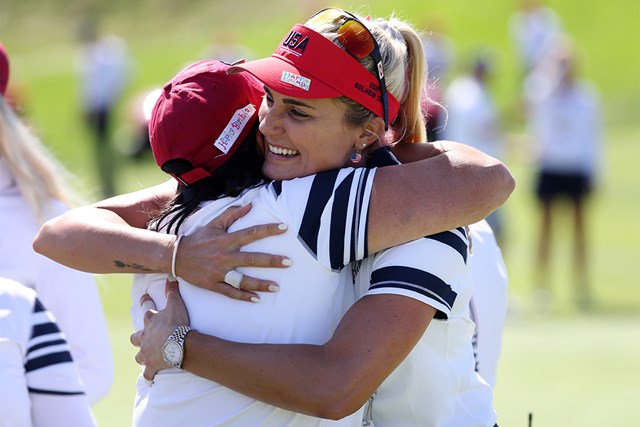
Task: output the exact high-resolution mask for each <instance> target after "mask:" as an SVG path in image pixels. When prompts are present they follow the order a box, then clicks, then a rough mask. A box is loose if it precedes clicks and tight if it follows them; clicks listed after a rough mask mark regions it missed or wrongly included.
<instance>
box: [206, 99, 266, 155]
mask: <svg viewBox="0 0 640 427" xmlns="http://www.w3.org/2000/svg"><path fill="white" fill-rule="evenodd" d="M255 112H256V107H254V106H253V104H249V105H247V106H246V107H244V108H240V109H239V110H236V112H235V114H234V115H233V117H232V118H231V120H230V121H229V123H228V124H227V126H226V127H225V128H224V130H223V131H222V132H221V133H220V136H219V137H218V139H216V142H214V144H213V145H214V146H215V147H216V148H217V149H218V150H220V151H222V152H223V153H224V154H227V153H228V152H229V150H230V149H231V147H233V144H235V142H236V140H237V139H238V137H239V136H240V133H242V129H244V127H245V126H246V124H247V122H248V121H249V119H250V118H251V117H252V116H253V114H254V113H255Z"/></svg>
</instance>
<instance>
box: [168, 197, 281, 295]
mask: <svg viewBox="0 0 640 427" xmlns="http://www.w3.org/2000/svg"><path fill="white" fill-rule="evenodd" d="M250 210H251V204H247V205H244V206H232V207H230V208H228V209H227V210H226V211H225V212H223V213H222V214H221V215H220V216H218V217H217V218H215V219H214V220H212V221H211V222H210V223H209V224H208V225H207V226H206V227H202V228H200V229H198V230H196V231H195V232H194V233H193V234H190V235H188V236H184V238H183V239H182V241H181V243H180V247H179V248H178V252H177V258H176V274H177V275H178V277H180V278H181V279H184V280H186V281H187V282H189V283H191V284H193V285H195V286H198V287H200V288H203V289H208V290H210V291H214V292H218V293H220V294H223V295H226V296H228V297H230V298H233V299H238V300H242V301H251V302H258V301H259V298H260V297H259V295H258V294H257V293H256V292H275V291H277V290H278V284H277V283H274V282H273V281H270V280H262V279H258V278H254V277H251V276H243V279H242V282H241V283H240V287H239V289H236V288H234V287H233V286H230V285H229V284H228V283H225V281H224V278H225V275H226V274H227V273H228V272H229V271H232V270H235V268H236V267H274V268H286V267H288V266H289V265H291V261H290V260H289V259H288V258H287V257H284V256H279V255H271V254H266V253H259V252H240V248H242V247H243V246H245V245H247V244H249V243H252V242H255V241H256V240H260V239H264V238H266V237H270V236H276V235H279V234H283V233H285V232H286V230H287V227H286V225H285V224H263V225H256V226H253V227H249V228H245V229H242V230H238V231H234V232H232V233H227V229H228V228H229V227H230V226H231V224H233V223H234V222H235V221H237V220H238V219H239V218H242V217H243V216H245V215H246V214H247V213H248V212H249V211H250Z"/></svg>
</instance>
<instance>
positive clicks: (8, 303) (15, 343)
mask: <svg viewBox="0 0 640 427" xmlns="http://www.w3.org/2000/svg"><path fill="white" fill-rule="evenodd" d="M0 384H2V385H1V386H0V426H7V427H29V426H35V427H38V426H63V425H64V426H70V427H85V426H95V425H96V424H95V422H94V420H93V417H92V415H91V412H90V406H89V402H88V401H87V396H86V395H85V394H84V388H83V385H82V380H81V379H80V375H79V373H78V370H77V369H76V366H75V365H74V364H73V361H72V358H71V353H70V352H69V346H68V344H67V342H66V340H65V336H64V334H63V333H62V332H61V331H60V329H59V328H58V325H57V324H56V322H55V319H54V318H53V316H52V315H51V313H50V312H49V311H48V310H47V309H46V308H45V307H44V306H43V305H42V304H41V303H40V301H39V300H38V298H37V297H36V293H35V292H34V291H33V290H32V289H29V288H27V287H26V286H23V285H21V284H20V283H18V282H15V281H13V280H9V279H4V278H0Z"/></svg>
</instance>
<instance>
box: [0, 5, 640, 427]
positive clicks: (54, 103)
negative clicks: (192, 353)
mask: <svg viewBox="0 0 640 427" xmlns="http://www.w3.org/2000/svg"><path fill="white" fill-rule="evenodd" d="M516 3H517V1H516V0H491V1H487V0H484V1H483V0H421V1H410V0H405V1H392V0H387V1H370V2H356V1H352V2H333V3H332V4H331V5H334V6H336V5H337V6H342V7H344V8H347V9H351V10H358V11H360V12H365V13H371V14H372V15H374V16H388V15H389V14H390V13H391V12H393V11H395V13H396V14H397V15H399V16H400V17H402V18H405V19H407V20H409V21H411V22H413V23H414V24H415V25H416V26H418V27H419V28H421V29H423V30H424V31H426V32H428V31H429V30H430V29H435V28H443V29H444V31H445V32H446V33H447V34H448V35H449V36H450V37H451V38H452V40H453V41H454V43H455V46H456V56H457V58H463V57H464V55H465V53H467V52H469V51H470V50H472V49H474V48H476V47H485V46H489V47H491V48H493V49H494V50H495V53H496V57H497V59H498V74H497V76H496V78H495V79H494V81H493V84H492V88H493V90H494V92H495V94H496V97H497V100H498V103H499V105H500V107H501V109H502V110H503V112H504V117H505V125H506V127H507V130H508V131H509V132H510V134H511V135H512V138H511V141H512V144H511V150H510V152H509V156H508V157H507V158H506V159H504V160H505V162H506V163H507V164H508V166H509V167H510V168H511V170H512V172H513V174H514V176H515V177H516V179H517V185H518V187H517V189H516V191H515V192H514V194H513V196H512V197H511V199H510V200H509V201H508V202H507V204H506V206H505V208H504V209H505V214H506V219H507V238H506V241H505V244H504V255H505V259H506V262H507V266H508V269H509V275H510V291H509V292H510V309H509V317H508V322H507V324H506V327H505V339H504V349H503V354H502V359H501V365H500V371H499V377H498V385H497V388H496V396H495V406H496V410H497V411H498V413H499V419H500V424H501V425H502V426H514V427H517V426H526V425H527V416H528V414H529V413H530V412H532V413H533V425H534V426H536V427H552V426H558V427H560V426H567V425H575V426H581V427H587V426H602V425H617V426H632V425H637V423H638V416H637V415H636V411H635V410H636V408H635V407H634V406H635V405H637V403H638V402H639V401H640V386H639V385H638V384H640V374H639V373H638V361H640V280H639V279H638V276H639V275H638V272H637V270H636V269H635V267H636V266H637V263H638V262H640V249H639V245H640V232H639V231H638V226H637V219H638V216H639V215H638V214H639V213H640V173H639V172H638V166H637V163H638V160H639V159H640V148H639V147H640V3H639V2H637V1H635V0H610V1H607V2H584V1H580V0H549V1H548V2H547V4H549V5H550V6H552V7H553V8H554V9H555V10H556V11H557V12H558V13H559V14H560V16H561V18H562V20H563V23H564V26H565V28H566V30H567V32H568V33H569V34H570V35H571V36H573V37H574V38H575V40H576V42H577V44H578V46H579V48H580V52H581V59H582V61H581V64H582V71H583V74H584V75H585V76H586V77H587V78H589V79H591V80H592V81H594V82H595V83H596V84H597V86H598V87H599V89H600V91H601V94H602V98H603V107H604V113H605V122H606V136H605V139H606V148H605V158H604V161H603V163H604V168H603V174H602V177H601V180H600V181H599V183H598V188H597V192H596V193H595V195H594V197H593V199H592V200H591V203H590V206H589V207H590V215H589V225H590V227H589V241H590V244H591V263H590V267H591V271H592V278H593V288H594V294H595V297H596V301H597V305H596V307H595V309H594V310H593V311H591V312H588V313H582V312H580V311H578V310H576V309H575V307H574V305H573V303H572V299H571V292H570V286H569V283H570V280H569V279H570V265H571V256H570V242H571V241H570V238H571V233H570V226H569V222H568V220H569V218H568V217H567V216H566V215H564V216H563V215H560V217H559V226H558V230H557V231H558V233H557V234H556V236H555V240H554V251H555V252H554V261H555V264H554V265H555V269H554V276H553V289H554V293H555V299H554V304H553V306H552V307H551V308H550V309H549V310H546V311H541V310H539V309H538V307H536V305H535V303H534V300H533V299H532V298H531V289H532V285H533V283H532V279H531V277H532V274H533V272H534V268H535V267H534V265H533V262H532V257H533V254H534V244H535V238H536V233H537V227H536V225H537V223H536V212H535V204H534V203H533V199H532V197H531V187H532V184H531V181H532V169H531V165H530V163H529V162H528V159H527V158H526V150H525V149H523V147H522V144H521V143H520V142H519V141H521V138H519V135H520V133H521V122H520V121H519V120H518V115H517V114H516V113H515V112H514V106H515V104H516V99H517V89H518V69H517V64H516V62H515V61H514V52H513V48H512V45H511V43H510V40H509V37H508V30H507V21H508V18H509V16H510V15H511V14H512V12H513V11H514V8H515V5H516ZM325 5H329V3H327V2H323V1H306V2H304V1H301V2H298V3H292V2H286V1H283V0H275V1H271V2H261V1H254V0H248V1H245V2H242V3H240V2H237V1H228V0H218V1H204V0H193V1H189V2H183V1H178V0H156V1H151V0H139V1H134V2H129V1H125V0H112V1H106V0H105V1H89V0H85V1H80V0H75V1H73V0H47V1H43V0H30V1H22V0H0V40H2V41H3V43H4V44H5V46H6V47H7V49H8V50H9V52H10V54H11V59H12V84H14V85H16V86H17V87H19V88H21V89H22V90H23V94H24V97H25V101H26V118H27V119H28V120H29V121H30V122H31V123H32V124H33V125H34V127H35V128H36V129H37V130H38V132H39V133H40V135H41V137H42V139H43V140H44V141H45V142H46V143H47V145H48V146H49V147H51V149H52V150H53V152H54V153H55V154H56V155H57V156H58V157H59V158H60V159H61V160H62V161H63V162H64V164H65V165H67V166H68V168H69V169H70V170H71V171H72V172H74V173H75V174H76V176H77V177H78V181H77V183H78V184H79V186H80V187H81V190H82V192H83V194H85V195H86V198H87V199H88V200H89V201H91V200H94V199H95V198H96V197H97V196H96V194H97V193H96V191H95V190H96V189H97V184H96V182H97V181H96V176H95V174H94V166H93V161H92V146H91V144H90V143H89V140H88V137H87V134H86V131H85V129H84V128H83V127H82V124H81V122H80V117H79V108H78V104H77V81H76V80H75V75H74V68H73V61H74V53H75V49H76V38H75V36H76V30H77V27H78V24H79V22H80V20H81V17H82V16H84V15H86V14H87V13H97V14H99V15H100V16H101V17H102V27H103V29H104V31H108V32H113V33H116V34H118V35H120V36H122V37H123V38H124V39H125V40H126V41H127V43H128V46H129V49H130V52H131V54H132V57H133V58H134V63H135V68H134V72H133V75H132V79H131V84H130V85H129V87H128V89H127V92H126V94H125V97H124V99H123V100H122V102H121V104H120V106H119V110H118V112H117V123H118V125H117V129H116V132H115V135H116V141H115V145H116V146H117V147H118V148H119V149H121V151H122V153H120V154H119V168H118V176H119V179H118V190H119V191H121V192H124V191H131V190H135V189H138V188H141V187H144V186H146V185H150V184H153V183H157V182H159V181H160V180H162V179H164V176H163V175H162V174H161V173H160V172H158V171H157V170H156V168H155V165H154V164H153V161H152V160H151V159H150V158H148V159H146V160H144V161H142V162H133V161H131V160H130V159H128V158H127V156H126V155H124V154H123V152H124V151H125V150H126V149H127V147H129V145H130V143H131V141H132V138H133V134H132V132H133V129H132V124H131V123H132V122H131V119H130V113H129V110H128V107H127V103H128V102H129V101H130V100H131V99H132V98H133V97H134V96H135V95H136V94H137V93H139V92H140V91H141V90H144V89H147V88H151V87H153V86H158V85H161V84H162V83H164V82H165V81H166V80H168V79H169V78H170V77H171V76H172V75H173V74H175V72H176V71H177V70H179V69H180V68H181V67H182V66H183V65H184V64H186V63H187V62H189V61H192V60H195V59H199V58H200V57H201V55H202V52H203V51H204V49H205V47H206V46H207V45H208V44H209V43H210V42H211V41H212V40H213V39H214V38H215V37H216V34H218V33H219V32H223V33H231V34H233V35H234V36H235V37H236V39H237V40H238V41H240V42H242V43H245V44H246V45H248V46H249V47H250V48H251V49H252V50H253V51H254V52H256V54H257V55H258V56H263V55H268V54H270V53H271V51H272V50H273V49H274V47H275V45H276V44H277V43H278V41H279V40H280V38H281V37H282V35H283V34H284V32H285V31H286V30H288V29H289V27H290V26H291V25H292V24H293V23H295V22H297V21H300V20H303V19H304V18H306V17H307V16H309V15H310V14H311V13H312V12H313V11H315V10H317V9H319V8H320V7H323V6H325ZM559 213H561V214H562V212H559ZM99 280H100V286H101V291H102V296H103V301H104V304H105V310H106V314H107V316H108V321H109V326H110V332H111V338H112V344H113V349H114V353H115V356H116V369H117V371H116V372H117V375H116V379H115V383H114V387H113V389H112V392H111V393H110V395H109V396H108V397H107V398H106V399H104V400H103V401H102V402H100V403H99V404H98V405H96V406H95V408H94V409H95V414H96V417H97V419H98V421H99V422H100V425H102V426H106V427H111V426H114V427H115V426H124V425H129V424H130V415H131V407H132V398H133V395H134V380H135V377H136V375H137V370H138V367H137V365H136V364H135V362H134V361H133V355H134V351H133V348H132V347H131V345H130V344H129V342H128V337H129V334H130V333H131V332H132V331H131V327H130V321H129V314H128V299H129V296H128V284H129V282H130V278H129V277H127V276H124V275H120V276H118V275H113V276H102V277H100V278H99Z"/></svg>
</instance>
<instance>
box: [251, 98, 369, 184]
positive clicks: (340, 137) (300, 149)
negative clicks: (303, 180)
mask: <svg viewBox="0 0 640 427" xmlns="http://www.w3.org/2000/svg"><path fill="white" fill-rule="evenodd" d="M265 92H266V95H265V97H264V99H263V101H262V105H261V106H260V112H259V120H260V132H261V133H262V140H260V138H259V144H262V145H263V147H264V152H265V161H264V166H263V168H262V172H263V173H264V174H265V175H266V176H267V177H269V178H271V179H275V180H283V179H292V178H297V177H302V176H307V175H311V174H314V173H317V172H322V171H326V170H331V169H336V168H340V167H343V166H345V165H347V164H348V161H349V156H350V154H351V152H352V151H353V149H354V146H355V145H356V143H357V142H358V136H359V135H360V134H361V133H362V129H359V128H354V127H351V126H348V125H347V124H346V123H345V120H344V108H343V107H342V106H341V104H340V103H337V102H335V100H333V99H332V98H320V99H307V98H293V97H287V96H284V95H282V94H280V93H278V92H275V91H273V90H271V89H269V88H267V87H265Z"/></svg>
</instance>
